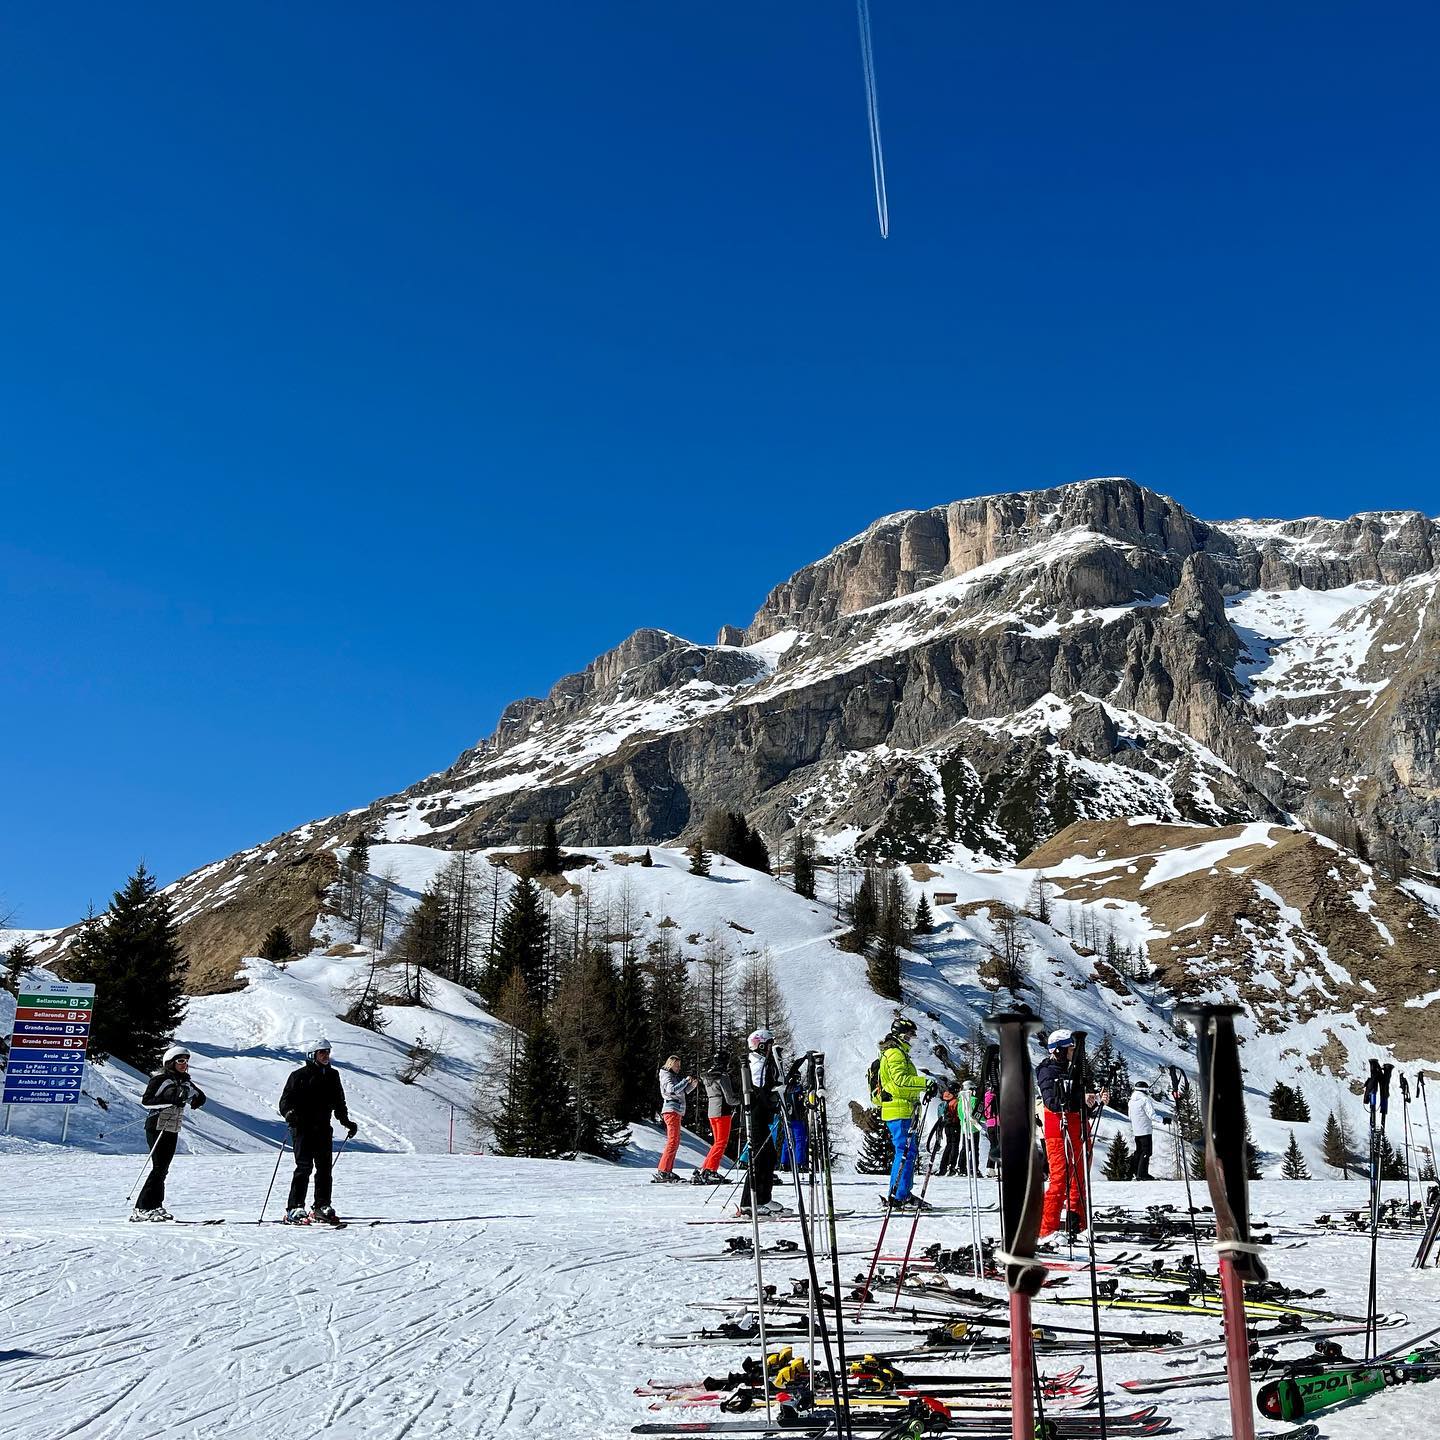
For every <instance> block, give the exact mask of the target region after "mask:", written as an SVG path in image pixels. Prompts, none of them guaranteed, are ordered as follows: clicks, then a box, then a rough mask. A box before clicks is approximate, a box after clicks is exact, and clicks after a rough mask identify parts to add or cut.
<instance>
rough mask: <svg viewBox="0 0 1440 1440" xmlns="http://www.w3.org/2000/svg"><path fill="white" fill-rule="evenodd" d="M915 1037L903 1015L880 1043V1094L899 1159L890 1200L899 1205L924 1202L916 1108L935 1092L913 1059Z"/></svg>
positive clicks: (882, 1112)
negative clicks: (917, 1190) (916, 1189)
mask: <svg viewBox="0 0 1440 1440" xmlns="http://www.w3.org/2000/svg"><path fill="white" fill-rule="evenodd" d="M914 1038H915V1022H914V1021H913V1020H906V1019H905V1018H904V1017H903V1016H902V1017H901V1018H900V1019H898V1020H896V1022H895V1023H894V1024H893V1025H892V1026H891V1027H890V1033H889V1034H888V1035H887V1036H886V1037H885V1038H884V1040H882V1041H881V1042H880V1075H879V1083H878V1085H877V1093H878V1094H879V1096H880V1118H881V1119H882V1120H883V1121H884V1122H885V1125H886V1127H887V1128H888V1129H889V1131H890V1142H891V1144H892V1145H893V1146H894V1148H895V1159H894V1162H893V1163H892V1164H891V1166H890V1202H891V1204H892V1205H895V1206H897V1207H919V1206H922V1205H923V1204H924V1202H923V1201H921V1200H919V1199H917V1198H916V1196H915V1195H914V1194H913V1193H912V1187H913V1185H914V1183H915V1156H916V1151H917V1150H918V1148H919V1147H918V1145H917V1144H916V1143H915V1140H916V1132H915V1109H916V1106H917V1105H918V1104H919V1102H920V1101H922V1100H923V1099H924V1098H925V1096H926V1095H928V1094H930V1093H932V1092H933V1090H934V1087H935V1082H934V1081H933V1080H931V1079H930V1078H929V1076H927V1075H922V1074H921V1073H920V1072H919V1071H918V1070H917V1069H916V1068H915V1065H914V1062H913V1061H912V1060H911V1059H910V1042H911V1041H912V1040H913V1039H914ZM925 1208H927V1209H928V1208H929V1207H928V1206H926V1207H925Z"/></svg>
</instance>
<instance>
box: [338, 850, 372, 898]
mask: <svg viewBox="0 0 1440 1440" xmlns="http://www.w3.org/2000/svg"><path fill="white" fill-rule="evenodd" d="M369 873H370V837H369V836H368V835H367V834H366V833H365V832H364V831H363V830H362V831H361V832H360V833H359V834H358V835H357V836H356V837H355V839H354V841H353V843H352V844H351V846H350V849H349V851H348V853H347V854H346V856H345V864H344V867H343V868H342V870H341V872H340V879H341V887H340V908H341V911H342V913H343V914H345V915H346V916H347V917H349V918H350V919H355V918H356V911H357V910H363V909H364V896H365V877H366V876H367V875H369Z"/></svg>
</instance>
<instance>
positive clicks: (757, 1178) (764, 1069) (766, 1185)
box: [735, 1025, 785, 1216]
mask: <svg viewBox="0 0 1440 1440" xmlns="http://www.w3.org/2000/svg"><path fill="white" fill-rule="evenodd" d="M774 1045H775V1037H774V1036H773V1035H772V1034H771V1033H770V1031H769V1030H767V1029H766V1028H765V1027H764V1026H763V1025H762V1026H761V1027H759V1028H758V1029H756V1030H754V1031H752V1032H751V1034H750V1038H749V1040H748V1041H747V1048H748V1052H749V1053H748V1054H747V1055H746V1056H745V1061H744V1063H745V1064H746V1065H748V1066H749V1067H750V1088H751V1090H752V1091H753V1094H754V1098H753V1100H751V1101H749V1102H748V1103H747V1104H746V1106H745V1107H744V1109H745V1124H746V1127H747V1129H746V1136H745V1140H746V1147H747V1149H748V1150H749V1152H750V1155H749V1167H748V1168H747V1170H746V1172H745V1185H744V1188H743V1189H742V1190H741V1192H740V1206H739V1208H738V1209H737V1210H736V1212H735V1213H736V1215H737V1216H743V1215H749V1213H750V1206H751V1205H752V1203H753V1204H754V1205H755V1207H756V1208H757V1209H758V1211H759V1213H760V1214H762V1215H778V1214H780V1213H782V1212H783V1211H784V1209H785V1207H784V1206H783V1205H781V1204H780V1203H779V1202H778V1201H776V1200H772V1199H771V1198H770V1197H771V1196H772V1195H773V1194H774V1191H775V1160H776V1155H775V1143H774V1140H773V1139H772V1138H771V1135H770V1126H771V1123H772V1122H773V1121H774V1119H775V1117H776V1116H777V1115H778V1114H779V1113H780V1107H779V1104H778V1103H777V1100H776V1092H777V1091H778V1090H779V1088H780V1086H781V1085H783V1084H784V1083H785V1077H784V1076H783V1075H782V1074H781V1073H780V1067H779V1066H778V1065H777V1064H776V1062H775V1051H774ZM742 1093H743V1092H742ZM752 1112H753V1114H752ZM752 1121H753V1124H754V1129H753V1132H752V1131H751V1130H750V1129H749V1127H750V1125H751V1123H752ZM752 1181H753V1182H754V1194H753V1195H752V1194H751V1182H752Z"/></svg>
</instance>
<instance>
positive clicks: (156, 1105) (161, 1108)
mask: <svg viewBox="0 0 1440 1440" xmlns="http://www.w3.org/2000/svg"><path fill="white" fill-rule="evenodd" d="M140 1103H141V1104H142V1105H143V1106H144V1107H145V1110H146V1115H145V1144H146V1146H147V1147H148V1148H149V1150H150V1173H149V1174H148V1175H147V1176H146V1177H145V1188H144V1189H143V1190H141V1192H140V1195H139V1198H138V1199H137V1200H136V1201H135V1209H134V1211H133V1213H132V1214H131V1216H130V1218H131V1219H132V1220H173V1219H174V1218H175V1217H174V1216H173V1215H172V1214H171V1213H170V1212H169V1211H168V1210H167V1209H166V1208H165V1177H166V1175H168V1174H169V1173H170V1162H171V1161H172V1160H173V1159H174V1158H175V1146H176V1144H177V1142H178V1141H179V1139H180V1125H181V1122H182V1120H183V1119H184V1116H185V1110H186V1108H187V1107H188V1108H189V1109H191V1110H198V1109H199V1108H200V1107H201V1106H202V1105H203V1104H204V1103H205V1092H204V1091H203V1090H201V1088H200V1087H199V1086H198V1085H197V1084H196V1083H195V1082H194V1081H193V1080H192V1079H191V1078H190V1052H189V1051H188V1050H187V1049H186V1048H185V1047H184V1046H183V1045H172V1046H171V1047H170V1048H169V1049H168V1050H167V1051H166V1052H165V1054H164V1057H163V1058H162V1060H161V1062H160V1068H159V1069H158V1070H157V1071H156V1072H155V1073H154V1074H153V1075H152V1076H151V1077H150V1083H149V1084H148V1085H146V1087H145V1094H144V1096H143V1097H142V1098H141V1100H140Z"/></svg>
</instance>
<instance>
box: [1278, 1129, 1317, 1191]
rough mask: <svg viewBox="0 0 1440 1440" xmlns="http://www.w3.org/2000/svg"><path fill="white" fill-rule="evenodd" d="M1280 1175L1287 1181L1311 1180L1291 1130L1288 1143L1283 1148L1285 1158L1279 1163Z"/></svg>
mask: <svg viewBox="0 0 1440 1440" xmlns="http://www.w3.org/2000/svg"><path fill="white" fill-rule="evenodd" d="M1280 1173H1281V1175H1283V1176H1284V1177H1285V1179H1287V1180H1309V1179H1310V1178H1311V1177H1310V1171H1309V1168H1308V1167H1307V1166H1306V1164H1305V1157H1304V1155H1302V1154H1301V1153H1300V1145H1299V1142H1298V1141H1297V1140H1296V1139H1295V1132H1294V1131H1293V1130H1292V1131H1291V1132H1290V1143H1289V1145H1287V1146H1286V1147H1285V1158H1284V1160H1283V1161H1282V1162H1281V1165H1280Z"/></svg>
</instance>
